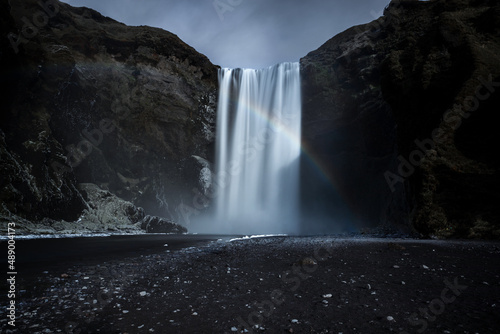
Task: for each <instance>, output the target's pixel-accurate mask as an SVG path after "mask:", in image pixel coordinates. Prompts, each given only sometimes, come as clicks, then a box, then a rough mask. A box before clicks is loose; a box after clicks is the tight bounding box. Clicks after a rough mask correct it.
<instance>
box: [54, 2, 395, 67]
mask: <svg viewBox="0 0 500 334" xmlns="http://www.w3.org/2000/svg"><path fill="white" fill-rule="evenodd" d="M63 2H66V3H68V4H70V5H72V6H75V7H89V8H92V9H95V10H97V11H98V12H100V13H101V14H103V15H105V16H109V17H111V18H113V19H115V20H117V21H120V22H123V23H125V24H127V25H135V26H139V25H147V26H152V27H158V28H162V29H165V30H167V31H170V32H172V33H174V34H176V35H177V36H179V37H180V38H181V39H182V40H183V41H184V42H186V43H187V44H189V45H190V46H192V47H194V48H195V49H196V50H197V51H198V52H201V53H203V54H204V55H206V56H207V57H208V58H209V59H210V61H211V62H212V63H214V64H216V65H220V66H222V67H229V68H236V67H242V68H256V69H258V68H265V67H268V66H272V65H274V64H277V63H280V62H286V61H292V62H295V61H299V59H300V58H301V57H304V56H305V55H307V54H308V53H309V52H311V51H314V50H316V49H317V48H318V47H320V46H321V45H322V44H323V43H325V42H326V41H328V40H329V39H330V38H332V37H333V36H335V35H336V34H338V33H340V32H342V31H344V30H346V29H348V28H350V27H352V26H354V25H357V24H362V23H367V22H370V21H372V20H374V19H376V18H378V17H379V16H381V15H382V11H383V9H384V7H385V6H386V5H388V4H389V0H63Z"/></svg>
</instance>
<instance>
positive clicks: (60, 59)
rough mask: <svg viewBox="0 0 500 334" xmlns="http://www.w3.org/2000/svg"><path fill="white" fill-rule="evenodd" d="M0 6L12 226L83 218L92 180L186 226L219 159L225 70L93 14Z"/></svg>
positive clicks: (2, 202) (157, 36)
mask: <svg viewBox="0 0 500 334" xmlns="http://www.w3.org/2000/svg"><path fill="white" fill-rule="evenodd" d="M0 6H1V13H2V14H1V15H0V18H1V21H0V22H1V35H2V36H6V37H7V38H2V39H1V42H0V43H1V45H0V47H1V55H0V57H1V58H0V61H1V65H0V66H1V84H2V87H1V88H2V92H3V94H2V95H3V97H4V98H3V100H2V105H3V108H2V109H3V111H2V113H1V116H0V117H1V119H0V155H1V160H0V170H1V174H2V178H1V181H0V188H1V192H0V209H1V216H2V221H25V220H28V221H31V222H39V221H42V220H47V219H48V220H53V221H61V220H63V221H77V220H78V219H79V218H81V215H82V213H83V212H84V211H85V210H87V211H88V210H89V205H90V204H89V203H88V200H87V199H86V198H84V196H82V193H81V191H80V190H79V189H78V185H79V184H82V183H88V184H94V185H97V186H98V187H99V188H101V189H102V190H103V191H109V192H110V194H113V196H118V197H119V198H120V199H123V200H126V201H129V202H131V203H133V204H134V205H135V206H139V207H142V208H144V210H145V212H146V213H147V214H151V215H157V216H161V217H166V218H169V219H174V220H176V221H179V222H182V221H183V214H184V213H183V212H182V205H181V204H182V203H186V204H190V203H192V198H193V197H194V195H195V194H193V193H192V189H193V188H198V187H199V176H200V170H201V168H202V166H201V165H200V163H199V162H198V160H199V158H200V157H201V158H205V159H211V157H212V155H213V137H214V126H215V103H216V101H215V100H216V90H217V67H216V66H214V65H212V64H211V63H210V61H209V60H208V59H207V58H206V57H205V56H203V55H201V54H199V53H198V52H196V50H194V49H193V48H192V47H190V46H188V45H187V44H185V43H184V42H182V41H181V40H180V39H179V38H178V37H177V36H175V35H174V34H171V33H169V32H166V31H163V30H161V29H156V28H151V27H146V26H141V27H128V26H125V25H124V24H122V23H119V22H116V21H114V20H112V19H110V18H108V17H104V16H102V15H101V14H99V13H97V12H96V11H93V10H91V9H88V8H73V7H71V6H69V5H66V4H64V3H61V2H58V1H52V0H42V1H34V0H24V1H10V2H7V1H2V3H1V5H0ZM192 156H196V157H198V160H197V159H195V158H193V157H192ZM90 206H91V205H90ZM179 208H181V209H179ZM143 215H144V214H143ZM132 216H134V215H132ZM131 222H132V223H135V222H134V221H133V220H131Z"/></svg>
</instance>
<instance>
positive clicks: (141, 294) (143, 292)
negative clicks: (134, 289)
mask: <svg viewBox="0 0 500 334" xmlns="http://www.w3.org/2000/svg"><path fill="white" fill-rule="evenodd" d="M139 295H140V296H141V297H144V296H145V295H147V292H146V291H141V292H139Z"/></svg>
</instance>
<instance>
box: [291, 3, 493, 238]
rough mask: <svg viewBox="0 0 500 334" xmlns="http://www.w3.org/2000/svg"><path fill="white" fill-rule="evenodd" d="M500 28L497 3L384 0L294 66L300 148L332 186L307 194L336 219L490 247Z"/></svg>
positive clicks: (307, 179) (307, 177) (325, 184)
mask: <svg viewBox="0 0 500 334" xmlns="http://www.w3.org/2000/svg"><path fill="white" fill-rule="evenodd" d="M499 23H500V4H499V3H498V2H497V1H488V0H451V1H450V0H446V1H444V0H435V1H426V2H422V1H411V0H404V1H393V2H391V4H390V5H389V6H388V7H387V8H386V10H385V12H384V15H383V16H382V17H381V18H379V19H378V20H376V21H373V22H371V23H369V24H366V25H362V26H357V27H353V28H351V29H349V30H347V31H345V32H344V33H342V34H340V35H338V36H335V37H334V38H332V39H331V40H329V41H328V42H327V43H325V44H324V45H323V46H322V47H320V48H319V49H318V50H316V51H314V52H311V53H310V54H308V55H307V56H306V57H305V58H303V59H302V60H301V65H302V76H303V81H304V87H303V95H304V102H303V103H304V110H303V118H304V129H303V137H304V141H305V142H306V144H307V148H308V150H309V153H310V155H311V156H313V157H314V160H315V161H316V162H317V163H318V164H319V165H320V166H322V168H323V170H324V171H326V174H327V175H328V176H329V181H330V182H331V183H333V184H334V185H335V188H329V187H330V185H329V183H325V182H321V181H316V186H319V187H326V188H328V189H329V190H328V191H327V193H328V192H329V195H328V196H330V198H336V199H337V203H338V202H340V201H341V200H344V201H345V202H346V204H348V205H349V207H350V209H351V210H350V212H342V214H341V215H339V214H338V211H335V210H334V211H335V212H337V216H336V217H335V218H336V219H337V220H339V219H342V218H344V216H348V218H349V219H352V220H354V221H355V222H357V223H358V224H359V225H367V224H368V225H370V224H373V223H376V224H377V223H386V222H388V223H390V224H392V225H394V224H396V225H399V226H407V227H408V228H409V229H415V230H416V231H418V232H420V233H422V234H423V235H437V236H442V237H482V238H488V237H496V238H498V237H500V207H499V206H498V203H499V200H500V196H499V192H498V189H499V186H500V175H499V168H500V160H499V158H498V155H497V154H496V152H497V147H498V143H499V141H498V138H497V135H496V133H497V131H496V130H495V127H496V125H495V122H494V117H495V114H496V111H497V109H498V106H499V102H500V56H499V55H500V34H499V32H500V24H499ZM305 165H306V169H305V170H306V171H310V169H309V170H308V169H307V164H305ZM313 174H314V173H308V174H307V173H306V174H305V175H304V176H303V178H304V179H305V180H306V182H305V183H306V184H307V183H309V184H311V182H309V179H310V175H313ZM313 184H314V182H313ZM332 189H335V190H336V191H337V192H338V193H337V192H335V191H334V190H332ZM311 202H312V204H311ZM307 205H308V207H309V208H310V209H311V208H312V209H313V210H316V209H317V206H319V209H321V208H322V207H323V208H324V207H325V206H324V205H323V206H321V203H319V204H318V201H317V200H315V201H309V203H308V204H307ZM315 205H316V206H315ZM330 207H332V205H331V204H330ZM326 211H328V210H326ZM351 212H356V213H358V214H357V216H354V217H353V216H352V213H351ZM334 214H335V213H334Z"/></svg>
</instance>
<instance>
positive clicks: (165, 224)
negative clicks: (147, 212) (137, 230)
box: [141, 216, 187, 234]
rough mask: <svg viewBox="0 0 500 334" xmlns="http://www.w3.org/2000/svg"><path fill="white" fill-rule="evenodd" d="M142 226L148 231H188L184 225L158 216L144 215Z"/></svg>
mask: <svg viewBox="0 0 500 334" xmlns="http://www.w3.org/2000/svg"><path fill="white" fill-rule="evenodd" d="M141 228H142V229H143V230H145V231H146V232H148V233H178V234H180V233H187V229H186V228H185V227H184V226H181V225H179V224H176V223H174V222H173V221H169V220H167V219H164V218H160V217H156V216H146V217H144V219H143V220H142V223H141Z"/></svg>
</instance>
